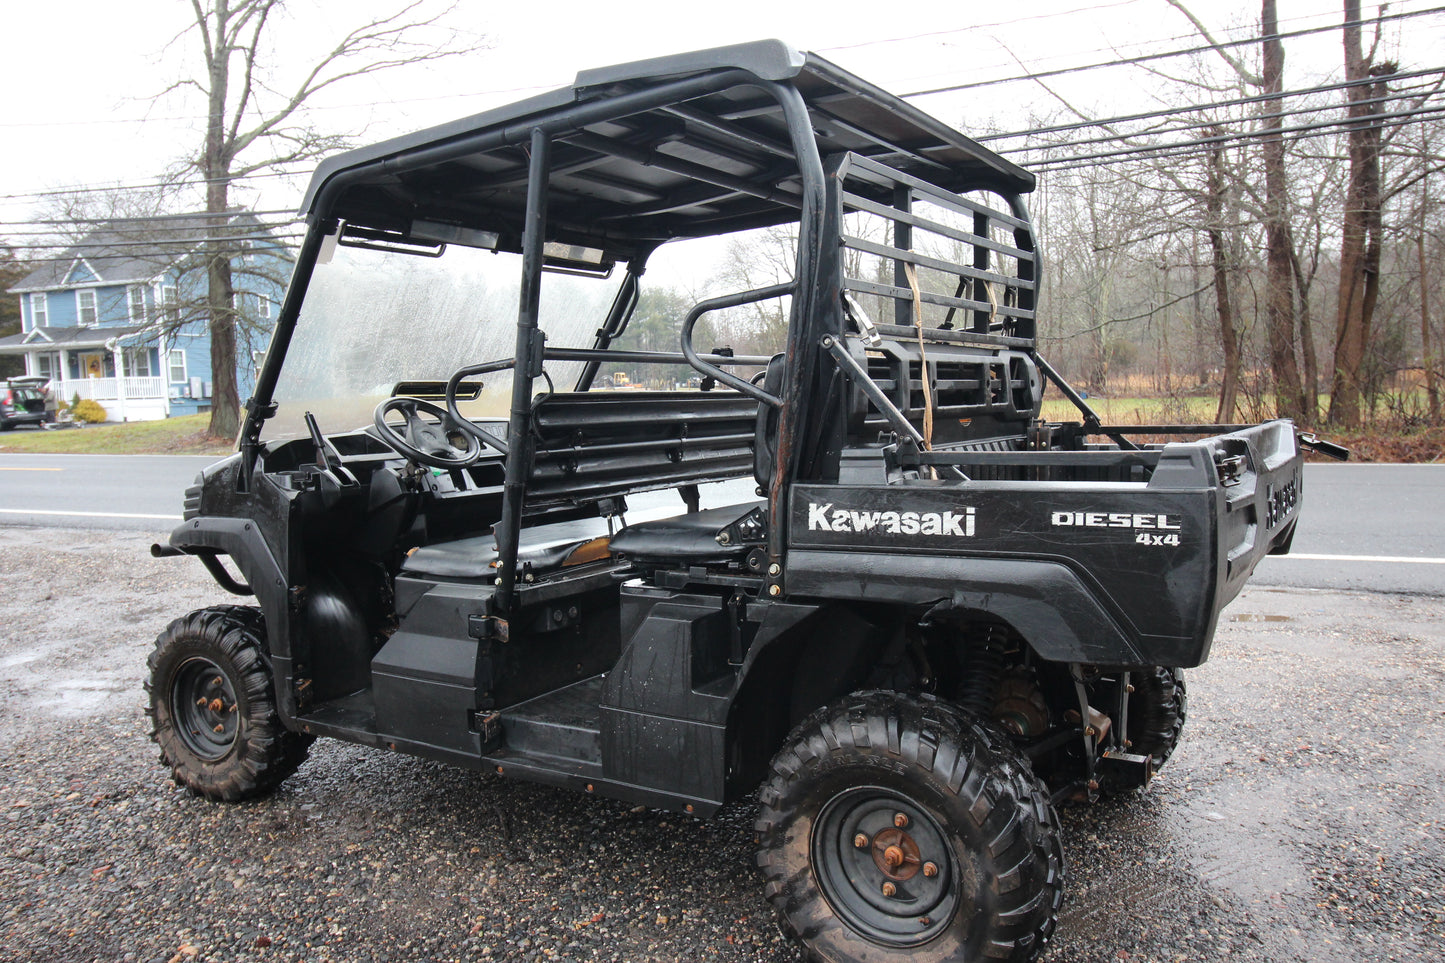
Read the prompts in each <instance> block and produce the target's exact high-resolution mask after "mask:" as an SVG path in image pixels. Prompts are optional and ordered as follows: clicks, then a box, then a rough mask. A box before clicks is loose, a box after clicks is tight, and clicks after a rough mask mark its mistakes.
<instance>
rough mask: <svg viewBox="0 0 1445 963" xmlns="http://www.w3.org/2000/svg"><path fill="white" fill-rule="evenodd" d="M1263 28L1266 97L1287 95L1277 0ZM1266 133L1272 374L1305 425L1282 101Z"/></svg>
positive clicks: (1282, 399) (1279, 400)
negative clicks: (1296, 326) (1297, 344)
mask: <svg viewBox="0 0 1445 963" xmlns="http://www.w3.org/2000/svg"><path fill="white" fill-rule="evenodd" d="M1260 27H1261V32H1262V33H1263V34H1264V93H1265V94H1266V95H1270V94H1275V95H1277V94H1280V93H1281V92H1282V91H1283V90H1284V44H1282V43H1281V42H1280V39H1279V19H1278V16H1277V15H1276V13H1275V0H1263V9H1262V11H1261V13H1260ZM1265 103H1266V105H1267V106H1266V108H1265V118H1264V129H1265V130H1266V131H1268V133H1267V134H1266V135H1265V137H1264V143H1263V153H1264V186H1265V252H1266V253H1265V265H1266V277H1265V329H1266V331H1267V333H1268V336H1269V361H1270V370H1271V371H1272V372H1273V374H1274V390H1275V410H1276V411H1277V412H1278V413H1279V415H1280V416H1281V417H1284V418H1293V419H1294V420H1295V421H1296V422H1299V423H1305V422H1306V417H1305V416H1306V399H1305V396H1304V393H1303V391H1302V389H1301V386H1300V374H1299V365H1298V364H1297V363H1296V362H1295V308H1294V276H1293V272H1292V271H1291V250H1292V245H1291V238H1290V230H1289V205H1288V192H1289V188H1288V186H1287V183H1286V179H1285V170H1284V137H1283V136H1282V135H1281V134H1280V132H1279V130H1280V127H1281V125H1282V124H1283V117H1282V116H1281V115H1282V109H1281V101H1279V100H1273V101H1266V102H1265Z"/></svg>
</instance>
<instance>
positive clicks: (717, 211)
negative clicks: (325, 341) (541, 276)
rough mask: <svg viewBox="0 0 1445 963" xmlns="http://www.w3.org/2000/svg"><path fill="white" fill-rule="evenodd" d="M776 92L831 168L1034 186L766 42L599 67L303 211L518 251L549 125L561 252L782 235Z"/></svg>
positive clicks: (373, 150) (948, 133) (351, 171)
mask: <svg viewBox="0 0 1445 963" xmlns="http://www.w3.org/2000/svg"><path fill="white" fill-rule="evenodd" d="M773 84H782V85H785V86H790V87H793V88H795V89H796V90H797V91H798V93H799V94H800V95H801V97H802V100H803V102H804V104H805V105H806V107H807V110H808V115H809V120H810V124H811V127H812V136H813V137H814V139H815V141H816V143H817V147H818V153H819V154H820V155H821V156H824V157H826V156H828V155H830V154H835V153H839V152H844V151H852V152H855V153H858V154H862V155H865V156H868V157H872V158H875V159H877V160H880V161H882V162H884V163H886V164H888V165H889V166H891V167H894V168H897V169H899V170H901V171H903V172H905V173H908V174H912V175H914V176H916V177H919V178H921V179H924V180H927V181H930V182H932V183H934V184H937V185H938V186H940V187H944V188H947V189H949V190H954V191H960V192H961V191H967V190H973V189H990V190H994V191H997V192H998V193H1001V194H1004V195H1006V196H1007V195H1014V194H1020V193H1025V192H1028V191H1031V190H1032V189H1033V186H1034V180H1033V176H1032V175H1030V174H1029V173H1028V172H1027V171H1025V170H1023V169H1022V168H1020V167H1018V166H1017V165H1015V164H1012V163H1010V162H1009V161H1007V160H1005V159H1003V158H1002V157H999V156H998V155H997V154H994V153H993V152H991V151H989V150H987V149H985V148H983V147H981V146H979V145H978V144H976V143H975V142H974V141H972V140H970V139H969V138H967V137H965V136H963V135H962V134H960V133H959V132H958V131H956V130H954V129H953V128H952V127H950V126H948V125H947V124H944V123H942V122H941V121H939V120H937V119H935V118H933V117H931V116H929V115H928V114H925V113H924V112H922V111H920V110H918V109H917V108H915V107H913V106H912V105H910V104H908V103H906V102H905V101H903V100H901V99H899V98H898V97H895V96H894V95H892V94H889V93H887V92H885V91H883V90H881V89H879V88H877V87H874V86H873V85H871V84H869V83H867V82H866V81H863V80H861V79H859V78H858V77H855V76H853V75H852V74H850V73H848V72H847V71H845V70H843V69H841V68H840V67H837V66H835V65H834V64H831V63H829V62H828V61H826V60H824V59H822V58H821V57H818V56H817V55H815V54H811V53H804V52H800V51H798V50H795V49H794V48H792V47H789V46H787V45H786V44H783V43H781V42H779V41H776V40H765V41H759V42H755V43H748V44H739V45H735V46H730V47H719V48H714V49H711V50H702V51H697V52H694V53H688V54H679V55H676V56H670V57H662V58H657V59H653V60H645V61H638V62H635V63H630V64H622V65H619V66H614V67H605V68H601V69H597V70H585V71H582V72H581V73H579V74H578V75H577V78H576V81H575V82H574V83H573V85H572V86H571V87H567V88H562V89H560V90H555V91H552V92H550V93H546V94H543V95H540V96H538V97H533V98H530V99H527V100H523V101H520V102H518V103H515V104H511V105H508V106H505V107H501V108H497V109H495V110H491V111H487V112H485V113H482V114H478V115H475V116H473V117H468V118H464V119H462V120H458V121H454V122H452V123H449V124H444V125H441V126H439V127H433V128H430V129H428V130H423V131H419V132H417V133H413V134H408V135H405V136H402V137H397V138H393V139H391V140H387V141H383V142H380V143H377V144H373V145H371V146H368V147H363V148H359V149H357V150H353V151H349V152H347V153H345V154H341V155H338V156H337V157H333V158H330V159H328V160H327V161H325V162H323V163H322V164H321V165H320V167H319V168H318V169H317V172H316V174H315V176H314V177H313V179H312V182H311V185H310V187H309V189H308V191H307V195H306V200H305V202H304V204H303V213H304V214H306V215H307V216H308V217H310V218H312V219H313V220H315V219H318V218H319V219H321V220H326V221H329V220H332V219H339V220H343V221H346V222H348V223H350V224H353V225H357V226H360V227H363V228H370V229H373V230H379V231H387V232H395V233H397V234H399V235H405V236H409V235H411V233H412V231H413V224H414V222H417V221H422V222H431V223H433V224H442V225H451V226H457V227H462V228H467V229H473V230H481V231H486V232H490V233H493V234H497V235H499V236H500V242H499V245H498V246H499V247H501V248H503V249H511V250H516V249H517V247H518V244H519V239H520V236H521V231H522V218H523V212H524V210H525V206H526V194H527V166H528V158H527V149H528V144H529V140H530V135H531V131H532V130H533V129H534V128H536V127H542V128H543V129H545V130H547V131H548V132H549V133H550V134H551V135H552V136H553V140H554V146H553V151H552V164H551V181H550V190H549V196H548V206H549V213H548V232H547V233H548V237H549V239H551V240H554V241H559V242H563V243H567V244H577V245H583V246H586V247H592V248H598V249H602V250H604V251H606V252H607V255H608V259H609V260H611V259H623V260H627V259H630V258H632V257H633V256H634V255H635V254H637V253H639V252H640V253H644V254H645V252H646V251H648V250H650V249H652V248H653V247H655V246H656V245H657V244H659V243H661V242H664V241H667V240H670V239H673V238H680V237H697V236H706V235H712V234H719V233H725V232H728V231H733V230H740V229H744V228H749V227H763V226H769V225H773V224H779V223H783V222H786V221H790V220H793V219H795V218H796V217H797V216H798V206H799V204H800V197H801V187H800V183H799V167H798V162H797V159H796V158H795V156H794V150H793V142H792V138H791V136H790V131H789V128H788V124H787V121H786V119H785V116H784V109H783V107H782V105H781V104H780V102H779V100H778V97H777V95H776V93H775V92H774V91H775V90H776V88H774V89H773V90H770V89H768V88H769V87H770V86H771V85H773ZM417 233H418V234H421V232H420V231H418V232H417Z"/></svg>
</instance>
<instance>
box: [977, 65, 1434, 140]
mask: <svg viewBox="0 0 1445 963" xmlns="http://www.w3.org/2000/svg"><path fill="white" fill-rule="evenodd" d="M1440 73H1445V67H1428V68H1425V69H1422V70H1411V71H1405V72H1402V73H1397V74H1391V75H1390V76H1389V77H1367V78H1365V79H1364V80H1344V81H1339V82H1338V83H1332V84H1320V85H1318V86H1315V87H1302V88H1298V89H1296V90H1286V91H1282V92H1280V93H1277V94H1255V95H1252V96H1249V97H1233V98H1230V99H1229V100H1216V101H1212V102H1210V103H1207V104H1196V105H1193V106H1189V107H1169V108H1165V109H1162V110H1148V111H1142V112H1140V113H1137V114H1121V115H1119V116H1116V117H1104V118H1101V119H1099V120H1080V121H1075V122H1073V123H1069V124H1056V125H1054V126H1051V127H1037V128H1034V129H1032V130H1016V131H1009V132H1008V133H1003V134H984V135H982V136H980V137H975V138H973V139H974V140H976V141H978V142H979V143H980V144H987V143H990V142H992V141H996V140H1008V139H1010V138H1014V137H1037V136H1040V135H1043V134H1061V133H1067V132H1068V131H1071V130H1083V129H1085V128H1088V127H1105V126H1108V125H1111V124H1127V123H1132V122H1134V121H1139V120H1154V119H1156V118H1163V117H1173V116H1177V115H1179V114H1192V113H1196V112H1198V111H1201V110H1219V109H1222V108H1225V107H1243V106H1247V105H1249V104H1262V103H1266V102H1268V101H1271V100H1283V99H1285V98H1287V97H1305V96H1308V95H1310V94H1327V93H1333V92H1335V91H1339V90H1348V89H1350V88H1352V87H1363V86H1368V85H1369V84H1374V83H1379V82H1380V81H1381V80H1391V81H1393V80H1413V79H1415V78H1417V77H1427V76H1430V75H1431V74H1440ZM1343 106H1345V105H1344V104H1331V105H1329V107H1321V108H1319V109H1321V110H1326V109H1332V108H1338V107H1343Z"/></svg>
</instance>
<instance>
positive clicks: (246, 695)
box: [146, 605, 312, 802]
mask: <svg viewBox="0 0 1445 963" xmlns="http://www.w3.org/2000/svg"><path fill="white" fill-rule="evenodd" d="M265 637H266V628H265V622H264V620H263V619H262V617H261V613H260V611H258V610H257V609H254V608H251V607H249V606H243V605H222V606H216V607H213V608H208V609H200V610H198V611H195V612H192V613H191V614H190V615H187V616H185V617H184V618H179V619H176V620H175V621H174V622H172V623H171V624H170V625H168V626H166V629H165V631H164V632H162V633H161V634H160V636H159V637H158V638H157V639H156V646H155V650H154V651H152V652H151V655H150V659H149V660H148V662H147V665H148V667H149V669H150V678H149V679H148V680H147V681H146V692H147V693H148V694H149V696H150V706H149V708H148V710H147V712H148V714H149V715H150V718H151V723H152V725H153V727H154V728H153V730H152V732H151V738H152V739H154V740H155V742H156V744H157V745H158V746H160V749H161V764H162V765H164V766H166V767H168V768H169V769H170V770H171V775H172V776H173V777H174V778H175V781H176V782H177V784H179V785H182V786H185V787H186V788H188V789H190V790H191V791H192V792H194V793H196V794H197V795H199V796H204V797H206V798H207V799H216V800H225V801H227V802H234V801H236V800H240V799H250V798H252V797H255V796H260V795H264V794H265V793H268V792H270V791H271V790H273V789H275V788H276V786H278V785H279V784H280V783H281V780H283V779H285V778H286V777H287V776H289V775H291V774H292V773H293V772H295V771H296V767H297V766H300V765H301V763H302V762H303V761H305V759H306V752H307V750H308V748H309V747H310V745H311V742H312V737H310V736H304V735H301V734H298V733H294V732H290V731H288V730H287V729H286V728H285V727H284V726H283V725H282V724H281V719H280V716H279V715H278V713H277V711H276V699H275V689H274V685H273V680H272V674H271V665H270V661H269V660H268V659H267V657H266V649H265Z"/></svg>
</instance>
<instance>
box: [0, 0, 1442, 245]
mask: <svg viewBox="0 0 1445 963" xmlns="http://www.w3.org/2000/svg"><path fill="white" fill-rule="evenodd" d="M398 2H399V0H393V2H392V3H390V4H387V3H384V2H382V0H351V2H340V0H293V3H292V5H291V6H292V13H291V15H290V16H291V18H292V19H291V21H290V22H288V23H287V24H285V26H286V27H287V28H288V31H289V33H288V34H286V35H281V34H278V38H281V43H280V46H281V47H282V51H281V56H279V57H278V58H277V59H278V62H279V63H280V64H281V66H282V67H283V68H285V67H291V68H293V69H297V68H299V67H300V66H301V65H302V64H303V63H306V62H307V58H306V56H305V54H306V51H307V50H314V49H316V48H317V47H318V46H320V45H323V44H328V43H330V42H334V38H335V37H337V36H338V35H339V33H340V31H341V30H342V29H343V28H344V27H346V26H350V25H354V24H355V23H356V22H357V21H358V20H359V19H360V18H361V17H362V16H363V15H364V12H365V11H366V10H383V9H385V10H390V9H395V7H396V6H397V4H398ZM1438 5H1439V0H1404V2H1396V3H1393V4H1391V6H1390V12H1391V13H1398V12H1407V11H1412V10H1426V9H1429V8H1431V7H1434V6H1438ZM1192 8H1193V9H1194V11H1195V12H1196V13H1197V14H1198V15H1199V16H1200V17H1201V18H1203V19H1205V20H1206V21H1207V22H1208V23H1209V25H1210V26H1211V28H1217V29H1218V30H1219V31H1220V33H1221V34H1227V33H1228V32H1229V28H1231V27H1242V26H1245V25H1248V24H1250V23H1253V22H1257V19H1258V15H1259V4H1258V0H1194V3H1193V4H1192ZM1375 9H1376V7H1375V6H1374V5H1370V4H1366V10H1367V11H1369V12H1370V13H1373V12H1374V11H1375ZM1340 11H1341V3H1340V0H1279V14H1280V18H1281V21H1282V24H1281V25H1282V29H1285V30H1290V29H1301V28H1305V27H1312V26H1325V25H1327V24H1330V23H1336V22H1338V21H1339V19H1340V16H1341V14H1340ZM189 17H190V4H189V3H188V2H187V0H126V2H123V3H115V2H106V0H81V2H79V3H75V2H70V3H65V2H61V3H56V2H50V3H43V2H41V3H26V4H24V5H23V6H21V5H18V4H15V5H12V9H10V10H8V11H7V16H6V26H7V33H8V35H9V36H10V38H11V40H12V42H11V43H10V44H9V45H7V49H6V51H5V54H4V56H3V57H0V83H3V89H4V90H5V91H6V96H5V98H4V102H3V106H0V137H3V141H4V144H5V149H4V151H3V154H0V237H5V236H7V235H10V236H12V237H13V236H14V235H15V231H16V227H15V225H16V223H17V222H21V221H24V220H25V219H27V218H29V217H34V216H36V212H37V210H38V209H39V208H38V204H39V203H40V202H41V200H42V199H41V198H37V197H36V196H34V195H36V194H38V193H40V192H44V191H50V190H55V189H60V188H70V187H75V186H80V185H94V186H102V185H116V184H136V183H144V182H146V181H148V180H149V179H151V178H152V177H154V176H155V174H156V173H157V172H158V171H160V170H161V169H163V168H165V167H166V166H167V164H168V163H171V162H173V161H175V160H176V159H178V158H180V157H183V156H184V155H186V154H187V152H189V151H191V150H193V149H194V145H195V144H196V143H197V142H198V140H199V131H200V129H201V124H202V121H201V113H202V107H203V105H202V104H201V102H200V101H199V99H197V98H195V97H191V98H189V99H183V98H181V97H179V96H175V95H172V96H169V97H166V98H163V99H161V100H156V99H155V97H156V94H157V93H159V92H160V91H162V90H164V89H165V88H166V86H167V85H168V84H170V83H172V82H174V81H175V80H178V79H180V78H182V77H184V76H186V75H187V73H188V71H195V70H198V69H199V68H198V66H197V64H198V61H199V58H198V57H197V56H196V55H195V54H194V53H193V48H194V47H195V46H196V45H195V41H194V37H191V38H182V39H180V40H178V41H176V42H174V43H171V44H170V46H167V44H168V43H169V42H170V41H171V40H172V38H173V37H175V36H176V35H177V34H179V33H180V32H181V31H183V30H184V29H185V27H186V25H187V23H188V22H189ZM454 23H455V25H456V26H457V27H459V28H461V29H463V30H467V31H471V32H474V33H476V34H484V35H486V36H487V37H488V38H490V41H491V49H489V50H486V51H481V52H478V53H476V54H475V55H472V56H468V57H466V58H464V59H457V60H452V61H448V62H446V63H444V64H437V65H433V66H430V67H428V68H426V69H407V70H403V71H401V72H395V73H389V74H386V75H384V76H383V77H378V78H374V79H373V78H367V79H363V80H361V81H358V82H356V83H353V84H351V85H348V86H344V87H340V88H338V89H336V90H335V91H334V93H331V94H329V95H328V96H326V97H325V98H323V99H321V100H318V101H317V102H316V106H317V109H316V110H315V111H314V113H313V114H312V118H311V119H312V120H313V122H314V123H316V124H317V125H318V126H321V127H324V128H327V129H330V130H334V131H340V132H350V133H352V134H354V135H355V136H356V137H357V140H358V142H366V141H371V140H377V139H381V138H383V137H388V136H392V135H394V134H398V133H402V132H404V131H407V130H412V129H416V128H419V127H423V126H427V125H430V124H433V123H440V122H442V121H445V120H449V119H452V118H454V117H460V116H465V115H467V114H471V113H475V112H477V111H479V110H482V109H485V108H487V107H491V106H495V105H497V104H500V103H505V102H508V101H511V100H516V99H519V98H521V97H525V96H528V95H530V94H533V93H537V92H540V91H541V90H545V89H548V88H551V87H556V86H562V85H565V84H567V83H569V82H570V81H571V79H572V77H573V75H574V74H575V73H576V72H577V71H578V70H579V69H582V68H586V67H595V66H601V65H604V64H609V63H618V62H622V61H627V60H635V59H639V58H642V57H648V56H655V55H659V54H666V53H676V52H679V51H684V50H693V49H698V48H701V47H710V46H716V45H719V44H724V43H734V42H740V41H746V40H756V39H760V38H764V37H778V38H781V39H783V40H785V41H787V42H789V43H792V44H794V45H795V46H798V47H800V48H802V49H805V50H813V51H817V52H819V53H821V54H823V55H824V56H826V57H828V58H829V59H831V60H833V61H835V62H836V63H838V64H840V65H842V66H844V67H846V68H848V69H850V70H852V71H853V72H855V73H857V74H859V75H860V76H862V77H864V78H865V79H868V80H870V81H872V82H874V83H877V84H879V85H880V86H883V87H885V88H887V89H889V90H892V91H894V92H897V93H907V92H911V91H915V90H920V89H927V88H932V87H937V86H943V85H947V84H957V83H966V82H969V81H978V80H985V79H991V78H996V77H1002V76H1009V75H1012V74H1015V73H1018V72H1020V62H1022V63H1023V64H1024V65H1026V66H1027V67H1028V68H1029V69H1035V70H1039V69H1053V68H1058V67H1066V66H1073V65H1079V64H1086V63H1093V62H1097V61H1101V60H1110V59H1114V58H1115V57H1116V56H1118V55H1121V54H1122V55H1135V54H1139V53H1145V52H1153V51H1162V50H1169V49H1175V48H1178V47H1183V46H1189V45H1191V44H1192V43H1193V42H1194V37H1193V36H1192V29H1191V28H1190V26H1189V24H1188V23H1187V22H1186V21H1185V19H1184V18H1183V17H1182V16H1181V15H1180V14H1179V13H1178V12H1176V11H1175V10H1173V9H1172V8H1170V7H1169V6H1168V5H1167V4H1166V3H1165V2H1164V0H1099V2H1097V3H1089V2H1087V0H1021V2H1014V3H982V2H978V0H909V2H903V3H889V2H888V0H868V2H861V0H831V2H827V3H821V2H820V3H789V2H787V0H782V2H779V0H723V2H716V3H696V4H686V3H677V2H657V0H621V2H617V0H614V2H612V3H598V2H589V3H577V2H574V0H552V2H546V3H538V2H527V0H522V2H509V3H497V2H491V0H462V3H461V5H460V7H459V10H458V13H457V16H456V19H455V21H454ZM1238 36H1244V34H1243V33H1241V34H1238ZM1386 36H1387V39H1388V40H1389V41H1390V42H1391V43H1392V44H1396V45H1398V49H1397V50H1395V51H1394V53H1395V55H1396V56H1398V57H1399V58H1400V59H1401V60H1402V61H1403V62H1404V66H1405V67H1406V69H1408V68H1411V67H1428V66H1439V65H1441V63H1442V61H1445V14H1433V15H1430V16H1423V17H1417V18H1414V19H1412V20H1408V21H1404V22H1403V24H1397V25H1395V26H1393V27H1392V28H1391V29H1390V30H1389V31H1388V32H1387V34H1386ZM1286 50H1287V57H1288V61H1287V68H1286V81H1285V85H1286V87H1287V88H1289V87H1292V86H1298V85H1302V84H1305V83H1308V82H1311V81H1313V80H1317V79H1319V78H1320V77H1321V76H1322V75H1324V74H1326V73H1328V72H1330V71H1334V72H1335V73H1336V74H1337V75H1338V74H1339V72H1340V71H1339V68H1338V67H1337V66H1336V65H1337V64H1338V63H1339V61H1340V40H1339V35H1338V33H1337V32H1331V33H1329V34H1325V35H1322V36H1319V37H1315V38H1302V39H1299V40H1291V41H1287V47H1286ZM1172 64H1173V65H1174V66H1176V67H1177V66H1178V64H1179V62H1178V61H1174V62H1172ZM283 73H284V70H283ZM1058 84H1059V86H1060V87H1062V88H1064V89H1066V90H1067V91H1068V92H1069V96H1070V97H1076V98H1079V99H1081V100H1082V101H1083V102H1084V103H1085V104H1086V105H1088V106H1090V107H1094V108H1098V109H1100V110H1107V111H1110V112H1117V111H1125V110H1132V109H1147V107H1148V106H1150V103H1151V101H1150V100H1149V96H1148V92H1149V88H1150V86H1151V81H1149V79H1148V78H1147V77H1145V76H1144V75H1143V74H1142V73H1141V72H1139V71H1137V70H1135V71H1120V70H1110V71H1095V72H1092V73H1089V74H1080V75H1073V76H1071V77H1069V78H1065V79H1061V80H1060V81H1058ZM915 102H916V103H918V104H919V105H920V106H922V107H923V108H924V109H926V110H929V111H930V112H932V113H934V114H936V115H937V116H939V117H941V118H942V119H944V120H946V121H948V122H949V123H952V124H954V125H956V126H960V127H964V128H965V129H967V126H968V125H969V124H971V123H978V122H983V121H985V120H987V119H989V118H991V117H997V118H999V119H1000V120H1001V121H1002V120H1004V119H1006V118H1008V117H1010V116H1011V115H1013V116H1018V117H1020V118H1021V117H1022V116H1023V115H1024V114H1025V113H1026V106H1027V105H1040V106H1043V105H1046V103H1047V95H1045V94H1044V93H1043V91H1042V90H1040V89H1039V88H1038V87H1037V86H1036V85H1033V84H1028V83H1024V84H1016V85H1009V86H997V87H987V88H983V89H981V90H976V91H972V92H969V93H966V94H951V95H939V96H934V97H926V98H921V99H919V100H917V101H915ZM303 187H304V182H303V180H302V179H299V178H298V179H294V180H291V181H288V182H283V181H271V182H268V183H267V186H266V188H265V191H264V193H262V194H260V195H257V194H250V195H247V194H245V193H242V194H241V195H239V196H238V198H237V199H238V200H239V201H241V202H251V203H255V204H257V205H259V206H260V207H263V208H292V207H294V206H295V205H296V204H297V203H299V199H300V193H301V190H302V189H303ZM15 240H16V241H17V242H19V241H20V238H19V237H15Z"/></svg>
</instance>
